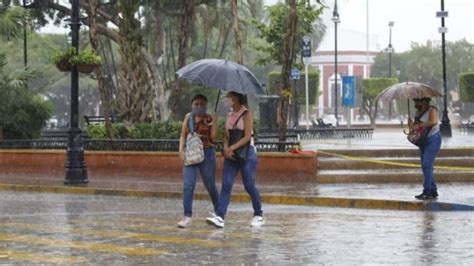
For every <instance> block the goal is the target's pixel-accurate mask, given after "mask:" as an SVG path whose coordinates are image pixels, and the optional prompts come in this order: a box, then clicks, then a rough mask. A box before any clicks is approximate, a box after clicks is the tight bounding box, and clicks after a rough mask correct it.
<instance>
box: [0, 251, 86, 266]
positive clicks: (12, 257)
mask: <svg viewBox="0 0 474 266" xmlns="http://www.w3.org/2000/svg"><path fill="white" fill-rule="evenodd" d="M6 260H8V261H9V262H16V261H30V262H40V263H57V264H63V265H64V264H73V263H85V262H87V261H88V260H87V258H85V257H81V256H60V255H46V254H44V253H33V252H30V251H28V252H22V251H16V250H12V249H2V248H0V262H5V261H6Z"/></svg>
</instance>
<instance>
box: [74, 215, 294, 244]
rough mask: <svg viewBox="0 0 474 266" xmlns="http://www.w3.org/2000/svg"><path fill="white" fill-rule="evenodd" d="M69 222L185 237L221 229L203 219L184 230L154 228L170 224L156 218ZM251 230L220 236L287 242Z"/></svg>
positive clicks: (172, 227) (171, 227) (267, 225)
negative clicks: (257, 235)
mask: <svg viewBox="0 0 474 266" xmlns="http://www.w3.org/2000/svg"><path fill="white" fill-rule="evenodd" d="M129 221H130V222H129ZM133 221H139V222H140V223H141V224H131V223H133ZM71 222H72V223H74V224H78V225H86V224H87V225H99V226H104V227H107V226H124V227H125V228H126V229H129V230H130V229H131V230H153V231H159V232H173V233H179V234H186V236H187V237H188V236H189V233H191V234H198V235H209V234H213V235H215V234H216V232H217V231H219V230H221V229H216V228H215V227H213V226H209V225H205V220H204V218H203V219H202V221H199V222H202V224H203V225H205V226H203V227H201V226H191V227H189V228H185V229H183V228H178V227H177V226H169V225H164V226H156V225H153V224H156V223H157V222H165V223H168V224H169V222H170V220H166V219H157V218H151V219H150V220H148V219H144V218H126V219H124V220H114V221H113V222H110V221H96V220H89V221H84V220H77V221H71ZM146 222H151V223H153V224H150V223H147V224H143V223H146ZM272 228H273V227H272V226H271V225H270V224H266V225H265V227H264V228H263V230H265V231H266V232H268V231H269V230H272ZM233 229H236V227H234V228H233ZM246 229H247V230H250V232H249V231H247V230H246ZM252 229H256V230H259V228H251V227H250V225H249V227H248V228H245V229H243V228H242V230H246V231H242V230H240V231H239V232H229V231H225V230H222V231H221V234H222V235H223V236H226V237H231V238H237V239H260V238H265V239H267V240H273V241H287V240H288V239H287V238H281V237H274V236H269V235H265V236H263V235H262V237H256V236H255V232H251V231H252Z"/></svg>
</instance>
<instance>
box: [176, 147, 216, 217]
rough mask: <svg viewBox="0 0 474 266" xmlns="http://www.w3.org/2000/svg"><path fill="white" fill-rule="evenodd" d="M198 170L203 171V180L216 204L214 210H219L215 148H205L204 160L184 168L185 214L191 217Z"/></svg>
mask: <svg viewBox="0 0 474 266" xmlns="http://www.w3.org/2000/svg"><path fill="white" fill-rule="evenodd" d="M198 171H199V172H200V173H201V177H202V181H203V183H204V186H205V187H206V190H207V192H208V193H209V196H210V197H211V201H212V204H213V205H214V212H215V211H216V210H217V201H218V199H219V192H218V191H217V188H216V153H215V151H214V148H206V149H204V161H203V162H201V163H199V164H195V165H188V166H184V170H183V207H184V216H187V217H191V216H192V215H193V195H194V188H195V187H196V178H197V175H198Z"/></svg>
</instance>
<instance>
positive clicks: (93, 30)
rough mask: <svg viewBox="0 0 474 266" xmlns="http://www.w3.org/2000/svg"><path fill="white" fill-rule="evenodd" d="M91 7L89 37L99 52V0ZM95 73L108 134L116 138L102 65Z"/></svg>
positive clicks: (90, 2)
mask: <svg viewBox="0 0 474 266" xmlns="http://www.w3.org/2000/svg"><path fill="white" fill-rule="evenodd" d="M89 5H90V9H89V12H88V15H89V26H90V30H89V38H90V43H91V46H92V49H93V50H94V51H95V52H96V53H98V48H99V38H98V35H97V9H98V7H99V1H98V0H89ZM95 74H96V77H97V84H98V87H99V95H100V102H101V104H102V106H103V111H104V119H105V128H106V129H107V136H108V137H109V138H111V139H113V138H114V132H113V129H112V123H111V121H110V107H109V106H110V105H109V101H108V99H107V96H106V92H105V88H104V77H103V75H102V66H99V67H97V68H96V69H95Z"/></svg>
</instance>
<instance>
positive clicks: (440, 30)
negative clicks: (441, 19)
mask: <svg viewBox="0 0 474 266" xmlns="http://www.w3.org/2000/svg"><path fill="white" fill-rule="evenodd" d="M438 32H439V33H448V28H447V27H439V28H438Z"/></svg>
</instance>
